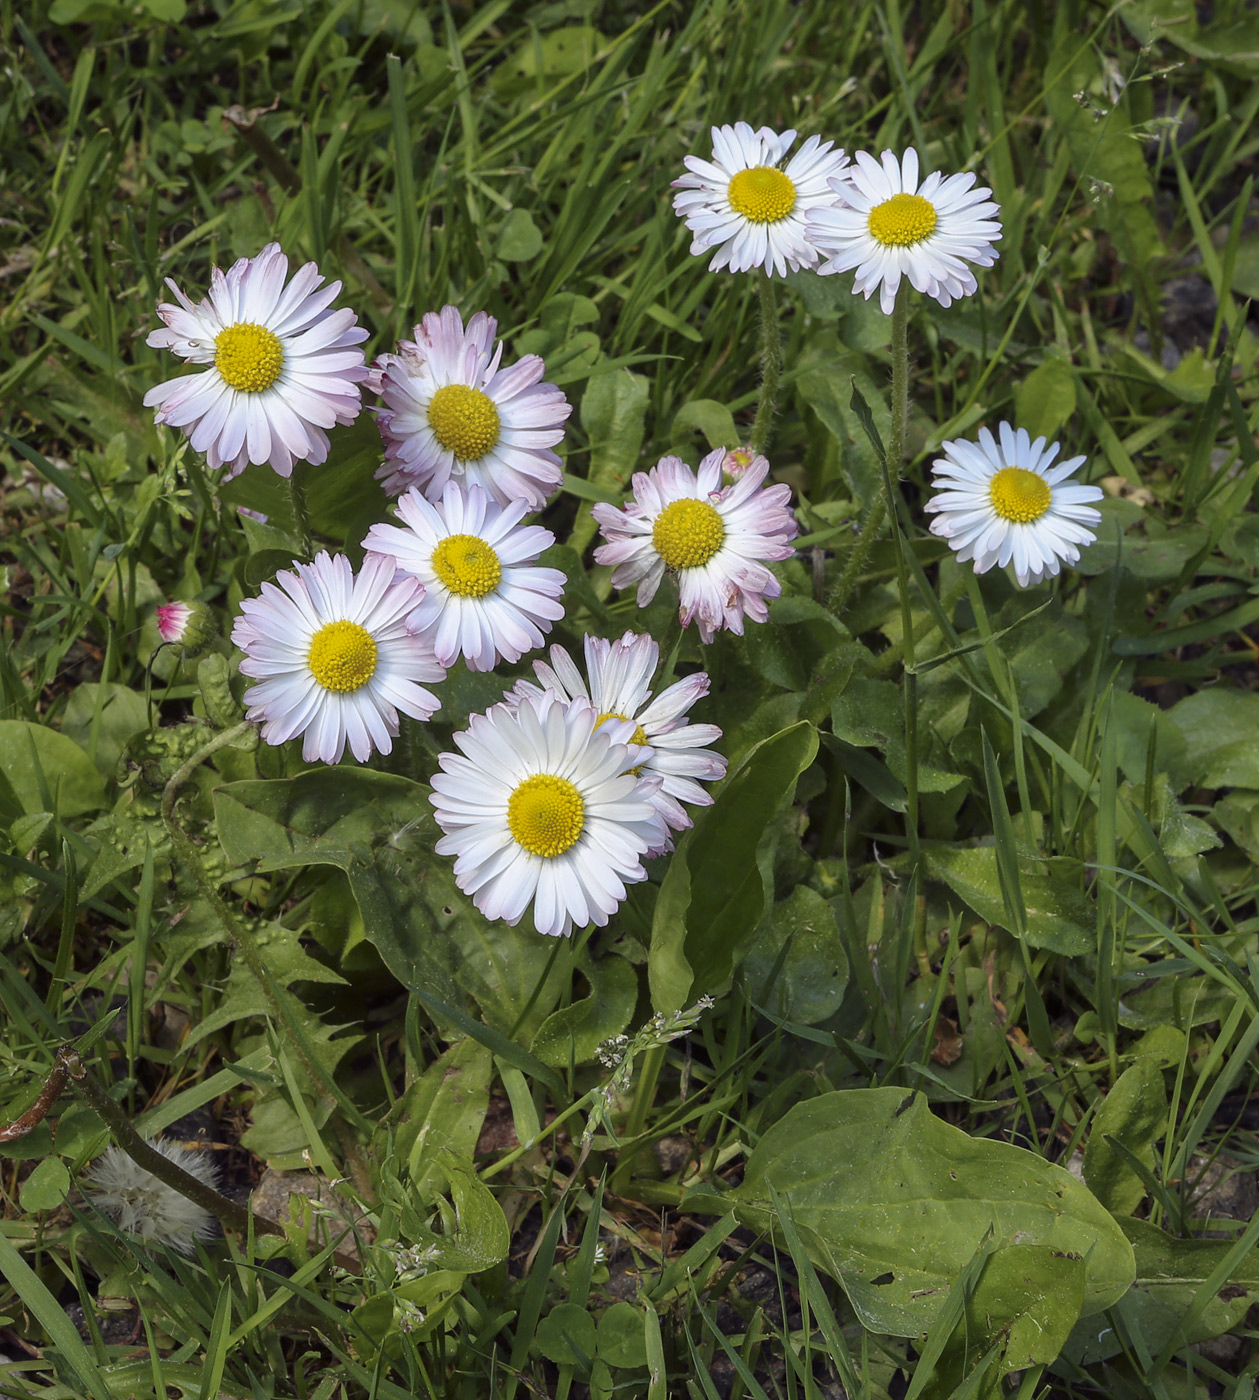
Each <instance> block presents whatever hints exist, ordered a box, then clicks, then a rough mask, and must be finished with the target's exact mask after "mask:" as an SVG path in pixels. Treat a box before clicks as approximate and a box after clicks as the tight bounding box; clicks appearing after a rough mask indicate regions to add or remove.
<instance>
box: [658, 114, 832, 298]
mask: <svg viewBox="0 0 1259 1400" xmlns="http://www.w3.org/2000/svg"><path fill="white" fill-rule="evenodd" d="M712 138H713V154H712V159H711V160H701V159H700V157H699V156H687V157H686V159H685V162H684V163H685V165H686V169H687V173H686V174H685V175H683V176H682V178H681V179H680V180H674V182H673V188H674V189H676V190H678V191H679V193H678V194H676V195H674V197H673V208H674V210H675V211H676V212H677V213H678V214H679V215H680V216H681V217H682V218H683V219H685V220H686V226H687V228H689V229H690V231H691V233H692V235H693V237H692V241H691V252H692V253H693V254H695V255H696V256H697V257H699V256H703V255H705V254H707V253H710V252H711V253H712V255H713V257H712V261H711V262H710V263H709V264H708V266H709V270H710V271H712V272H719V271H721V269H722V268H727V267H728V268H729V269H730V271H731V272H748V271H751V270H752V269H753V268H758V267H759V268H764V270H765V274H766V276H768V277H773V276H774V275H775V274H777V275H778V276H779V277H785V276H786V275H787V271H788V269H790V270H791V271H792V272H797V271H799V270H800V268H802V267H813V266H814V264H815V263H816V262H817V259H818V252H817V249H816V248H815V247H814V246H813V244H812V243H811V242H810V241H809V239H808V236H807V232H806V219H807V217H808V215H809V214H810V213H811V212H812V211H813V210H816V209H825V208H828V207H829V206H830V205H832V204H834V203H835V202H836V199H837V195H836V193H835V187H836V185H837V184H839V185H842V184H843V179H844V170H845V168H846V167H847V164H848V161H847V157H846V156H845V155H844V153H843V151H842V150H840V151H833V150H832V149H831V146H832V143H831V142H830V141H823V140H822V139H821V137H818V136H810V137H809V139H808V140H807V141H806V142H805V143H804V145H803V146H801V147H800V149H799V150H798V151H797V152H796V154H795V155H794V156H792V157H791V159H790V160H787V152H788V151H789V150H790V149H791V147H792V144H793V143H794V141H795V139H796V133H795V132H794V131H784V132H776V131H771V130H770V128H769V127H767V126H763V127H761V129H760V130H759V131H753V130H752V128H751V127H750V126H749V125H748V124H747V122H736V123H735V124H734V125H733V126H715V127H713V129H712ZM784 162H785V164H784Z"/></svg>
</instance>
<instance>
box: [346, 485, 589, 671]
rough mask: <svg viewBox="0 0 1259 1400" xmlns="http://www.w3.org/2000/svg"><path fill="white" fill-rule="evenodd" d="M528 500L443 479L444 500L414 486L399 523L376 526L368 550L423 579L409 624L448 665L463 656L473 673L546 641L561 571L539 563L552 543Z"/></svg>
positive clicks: (559, 610) (557, 610)
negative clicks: (529, 521) (504, 500)
mask: <svg viewBox="0 0 1259 1400" xmlns="http://www.w3.org/2000/svg"><path fill="white" fill-rule="evenodd" d="M527 509H528V507H527V506H526V504H525V503H524V501H516V502H515V503H514V504H512V505H509V506H500V505H496V504H495V503H494V502H493V501H492V500H491V499H490V497H489V496H488V495H487V494H486V493H485V492H484V491H483V490H482V489H481V488H480V487H479V486H469V487H468V488H467V490H466V491H465V490H464V488H463V487H462V486H461V485H459V483H458V482H455V481H451V482H447V484H446V489H445V491H444V492H443V493H442V497H441V501H440V503H439V504H437V505H434V504H433V502H432V501H429V500H426V499H425V497H424V495H423V493H422V492H420V491H419V490H417V489H412V490H410V491H408V492H407V494H406V495H405V496H403V497H402V499H401V500H400V501H399V502H398V515H399V517H400V518H401V520H402V521H403V525H404V526H405V528H403V527H402V526H398V525H373V526H372V528H371V530H369V531H368V534H367V538H366V539H365V540H364V541H363V548H364V549H365V550H367V551H368V556H369V557H371V556H373V555H376V556H380V555H386V556H388V557H389V561H390V563H391V564H395V563H396V565H397V567H398V569H399V570H400V571H401V573H403V574H407V575H410V576H411V577H412V578H414V579H416V580H417V581H418V582H419V583H421V584H423V589H422V593H423V600H422V601H421V602H420V603H419V606H418V607H416V608H415V610H414V611H413V612H412V614H411V617H410V620H409V622H408V624H407V625H408V626H409V627H410V628H411V629H412V631H414V632H415V633H416V634H417V635H418V636H420V637H423V638H424V639H425V642H426V644H427V645H428V646H430V647H431V648H432V649H433V652H434V653H435V655H436V657H437V660H438V661H439V662H440V663H441V665H443V666H453V665H454V664H455V659H456V658H457V657H458V656H460V655H462V656H463V658H464V660H465V661H466V662H467V663H468V669H469V670H470V671H492V670H493V669H494V667H495V666H496V665H497V664H498V662H499V660H500V659H501V660H503V661H519V660H520V658H521V657H522V656H523V655H524V654H525V652H527V651H532V650H533V649H534V648H535V647H540V646H541V645H542V639H543V636H544V635H545V634H546V633H547V632H549V631H550V630H551V624H552V623H553V622H558V621H559V619H560V618H561V617H563V616H564V605H563V603H561V602H560V595H561V594H562V593H563V592H564V583H565V579H564V575H563V574H562V573H561V572H560V571H559V570H558V569H544V568H538V567H537V564H536V560H537V558H538V555H539V554H541V553H542V551H543V550H544V549H546V548H547V547H548V546H549V545H552V544H554V543H555V536H554V535H553V534H552V533H551V532H550V530H544V529H543V528H542V527H541V526H540V525H522V524H521V523H520V521H521V517H522V516H523V515H524V514H525V511H526V510H527Z"/></svg>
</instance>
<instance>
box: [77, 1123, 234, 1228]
mask: <svg viewBox="0 0 1259 1400" xmlns="http://www.w3.org/2000/svg"><path fill="white" fill-rule="evenodd" d="M147 1146H149V1147H151V1148H153V1149H154V1150H155V1151H157V1152H160V1153H161V1154H162V1156H163V1157H167V1158H169V1159H170V1161H172V1162H174V1164H175V1165H176V1166H177V1167H180V1168H182V1169H183V1170H184V1171H186V1172H187V1173H188V1174H189V1176H195V1177H196V1178H197V1180H198V1181H200V1182H203V1183H204V1184H205V1185H206V1186H210V1187H212V1188H214V1189H215V1190H217V1189H218V1184H219V1174H218V1170H217V1168H216V1167H215V1166H214V1164H213V1163H212V1162H211V1161H210V1160H209V1158H208V1157H207V1156H206V1154H205V1153H204V1152H197V1151H194V1150H193V1149H190V1148H187V1147H180V1146H179V1145H178V1143H174V1142H168V1141H167V1140H166V1139H165V1138H158V1139H156V1140H154V1141H151V1142H149V1143H147ZM85 1176H86V1182H85V1190H86V1194H87V1196H88V1198H89V1199H90V1200H91V1202H92V1204H93V1205H94V1206H96V1208H97V1209H98V1210H100V1211H101V1212H103V1213H104V1214H105V1215H107V1216H108V1217H109V1218H110V1220H112V1221H113V1222H114V1224H115V1225H117V1226H118V1228H119V1229H120V1230H125V1231H126V1232H127V1233H128V1234H129V1235H135V1236H137V1238H138V1239H139V1240H140V1242H141V1243H142V1244H147V1245H167V1246H169V1248H171V1249H174V1250H177V1251H178V1252H179V1253H180V1254H191V1253H192V1251H193V1246H194V1245H195V1243H196V1241H197V1240H204V1239H209V1238H211V1236H213V1235H214V1234H215V1233H216V1230H215V1222H214V1217H213V1216H212V1215H211V1214H210V1212H209V1211H208V1210H205V1209H204V1208H203V1207H202V1206H199V1205H197V1204H196V1202H195V1201H190V1200H189V1199H188V1198H187V1196H181V1195H180V1194H179V1192H178V1191H176V1190H174V1188H173V1187H170V1186H167V1185H166V1184H165V1183H164V1182H161V1181H159V1180H158V1179H157V1177H155V1176H154V1175H153V1173H152V1172H149V1171H145V1169H144V1168H143V1167H141V1166H137V1164H136V1163H135V1162H133V1161H132V1160H131V1158H130V1157H128V1156H127V1154H126V1153H125V1152H124V1151H123V1150H122V1148H120V1147H110V1148H108V1149H106V1151H105V1152H103V1153H102V1154H101V1155H100V1156H99V1157H98V1158H97V1159H96V1161H95V1162H93V1163H92V1165H91V1167H90V1168H89V1169H88V1171H87V1172H86V1173H85Z"/></svg>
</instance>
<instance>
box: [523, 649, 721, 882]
mask: <svg viewBox="0 0 1259 1400" xmlns="http://www.w3.org/2000/svg"><path fill="white" fill-rule="evenodd" d="M585 650H586V675H587V676H588V677H589V682H587V681H586V680H584V679H583V678H582V674H581V672H580V671H579V670H578V669H577V666H576V664H575V663H574V661H573V658H572V657H571V656H569V654H568V652H566V651H565V650H564V648H563V647H559V646H554V647H552V648H551V664H550V665H549V666H548V665H547V664H546V662H545V661H535V662H534V663H533V670H534V673H535V675H536V676H537V678H538V680H539V681H540V682H541V689H539V687H538V686H536V685H534V684H533V682H532V681H518V682H517V683H516V686H515V688H514V689H513V690H512V691H511V693H510V694H509V695H508V697H507V703H508V704H518V703H519V702H520V701H521V700H524V699H525V698H526V697H528V696H537V695H541V694H542V693H543V691H551V692H552V693H553V694H555V695H558V696H559V697H560V699H561V700H577V699H581V700H589V701H590V703H591V704H592V705H593V706H594V707H595V709H596V711H597V712H598V715H599V723H600V724H603V723H604V721H605V720H624V721H628V722H629V723H630V724H632V725H633V726H634V736H633V742H634V743H636V744H647V745H650V747H651V757H650V758H648V759H647V760H646V762H644V763H643V764H642V765H641V768H640V771H641V772H643V773H654V774H656V775H658V776H659V778H660V780H661V782H660V790H659V792H658V793H657V794H656V805H657V806H658V807H659V809H660V815H661V816H662V817H663V818H664V820H665V824H666V825H667V826H669V827H670V828H672V830H674V831H684V830H685V829H686V828H687V827H688V826H690V825H691V819H690V817H689V816H687V814H686V811H685V809H684V808H683V806H682V803H683V802H691V803H694V804H695V805H696V806H699V807H707V806H710V805H711V803H712V800H713V799H712V797H711V796H710V795H709V794H708V792H706V791H705V790H704V789H703V788H702V787H700V785H699V782H697V781H696V780H697V779H700V780H703V781H704V782H710V783H711V782H715V781H716V780H717V779H719V778H724V777H725V775H726V760H725V759H724V758H722V756H721V755H720V754H716V753H713V752H712V750H711V749H706V748H704V745H705V744H711V743H714V742H715V741H716V740H718V739H720V738H721V730H720V729H719V728H718V727H717V726H716V725H715V724H692V723H691V722H690V720H688V719H687V718H686V712H687V711H688V710H689V709H690V708H691V706H692V705H693V704H694V703H695V702H696V701H697V700H699V699H700V698H701V697H702V696H705V695H707V694H708V676H707V675H706V674H705V672H703V671H697V672H696V673H695V674H694V675H692V676H687V677H685V679H683V680H680V681H676V682H675V683H674V684H673V685H671V686H669V687H668V688H667V689H666V690H662V691H661V692H660V694H659V695H657V696H656V697H655V698H654V699H653V698H652V694H651V678H652V676H653V675H654V674H655V671H656V666H657V663H658V662H659V660H660V647H659V646H658V645H657V643H656V642H655V640H654V639H653V638H651V637H648V636H647V635H645V634H643V633H638V634H635V633H633V632H626V634H625V635H624V636H623V637H622V638H621V639H620V640H619V641H616V642H609V641H605V640H604V639H603V638H602V637H589V636H588V637H587V638H586V639H585ZM672 845H673V843H672V842H669V844H668V847H667V849H670V850H671V849H672ZM653 854H655V852H653Z"/></svg>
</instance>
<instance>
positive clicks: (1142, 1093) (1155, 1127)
mask: <svg viewBox="0 0 1259 1400" xmlns="http://www.w3.org/2000/svg"><path fill="white" fill-rule="evenodd" d="M1166 1128H1167V1091H1166V1089H1165V1088H1164V1085H1163V1071H1162V1070H1161V1069H1160V1068H1159V1064H1158V1061H1157V1060H1156V1059H1155V1058H1154V1057H1153V1056H1146V1057H1144V1058H1142V1059H1140V1060H1138V1061H1137V1062H1136V1063H1135V1064H1134V1065H1131V1066H1129V1068H1128V1069H1126V1070H1124V1072H1123V1073H1122V1074H1121V1075H1120V1076H1119V1078H1118V1079H1117V1080H1115V1083H1114V1085H1113V1086H1112V1087H1111V1090H1110V1093H1108V1094H1107V1095H1106V1098H1105V1099H1104V1101H1103V1102H1102V1106H1101V1108H1100V1109H1099V1110H1098V1111H1097V1113H1096V1114H1095V1115H1094V1117H1093V1125H1092V1127H1091V1128H1090V1130H1089V1140H1088V1144H1087V1146H1086V1147H1085V1149H1084V1180H1085V1181H1086V1182H1087V1183H1088V1188H1089V1190H1090V1191H1092V1193H1093V1194H1094V1195H1095V1196H1096V1197H1097V1199H1098V1200H1099V1201H1101V1203H1102V1204H1103V1205H1104V1206H1105V1207H1106V1209H1107V1210H1109V1211H1110V1213H1111V1214H1112V1215H1131V1214H1132V1212H1133V1211H1134V1210H1136V1208H1137V1207H1138V1206H1139V1205H1140V1204H1141V1202H1142V1201H1143V1200H1144V1199H1145V1184H1144V1183H1143V1182H1142V1180H1141V1178H1140V1177H1139V1176H1138V1175H1137V1174H1136V1172H1134V1171H1133V1170H1132V1168H1131V1167H1130V1166H1129V1165H1128V1164H1127V1162H1126V1161H1125V1160H1124V1157H1123V1154H1122V1153H1120V1152H1118V1151H1116V1150H1115V1148H1114V1147H1113V1146H1112V1144H1111V1143H1110V1142H1108V1141H1107V1139H1108V1138H1113V1139H1114V1140H1115V1142H1118V1143H1121V1144H1122V1145H1123V1146H1124V1147H1126V1148H1127V1149H1128V1151H1129V1152H1131V1153H1132V1155H1133V1156H1134V1157H1137V1158H1139V1159H1140V1160H1141V1161H1142V1162H1144V1163H1145V1164H1146V1166H1148V1167H1151V1168H1152V1167H1153V1165H1154V1144H1155V1142H1157V1140H1158V1139H1159V1137H1161V1136H1162V1134H1163V1132H1164V1131H1165V1129H1166Z"/></svg>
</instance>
